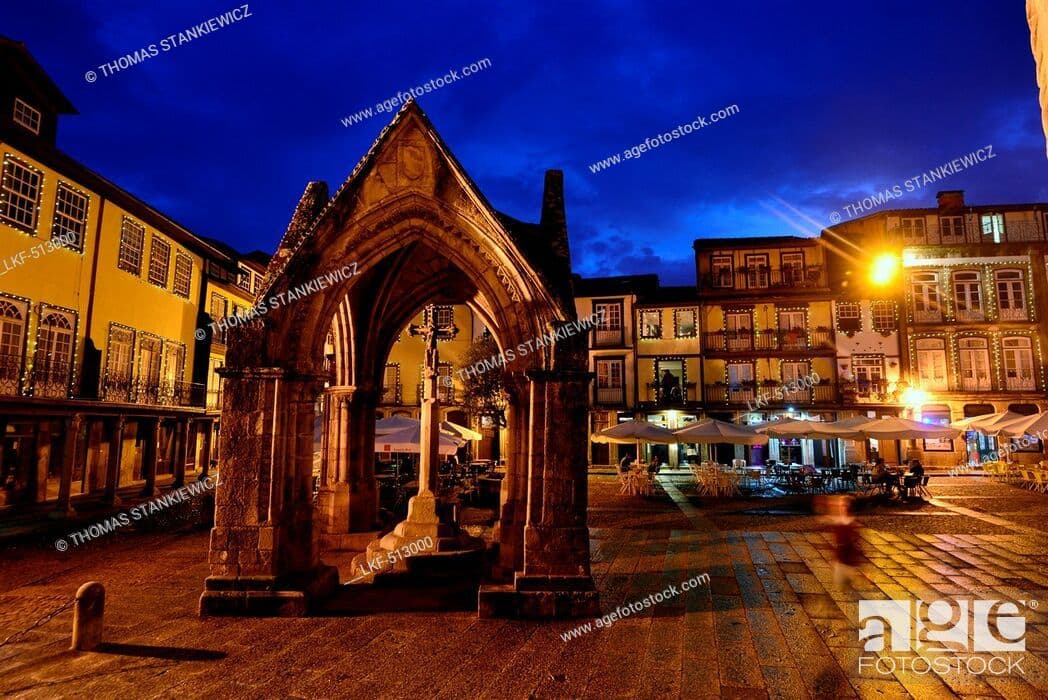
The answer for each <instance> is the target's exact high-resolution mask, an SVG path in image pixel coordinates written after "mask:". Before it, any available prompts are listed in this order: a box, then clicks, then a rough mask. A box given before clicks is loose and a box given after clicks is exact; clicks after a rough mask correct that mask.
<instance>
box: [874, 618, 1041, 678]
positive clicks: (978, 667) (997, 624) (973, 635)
mask: <svg viewBox="0 0 1048 700" xmlns="http://www.w3.org/2000/svg"><path fill="white" fill-rule="evenodd" d="M1032 604H1033V603H1032V602H1031V605H1032ZM859 641H861V642H864V644H863V651H864V652H867V655H864V656H860V657H859V669H860V670H861V669H863V668H864V667H867V666H869V667H873V668H875V669H876V670H877V671H879V672H881V673H892V672H894V671H895V670H896V669H898V668H900V667H902V668H903V670H908V671H913V672H916V673H927V672H929V671H931V670H935V671H936V672H937V673H945V672H948V671H950V670H951V669H958V670H959V669H961V668H964V669H966V670H967V671H968V672H970V673H976V674H979V673H985V672H989V673H992V674H994V675H1001V674H1005V673H1011V672H1012V671H1013V670H1018V671H1019V672H1020V673H1023V670H1022V666H1021V662H1022V657H1020V658H1018V659H1013V658H1010V657H1007V656H999V655H998V656H993V657H991V658H989V659H987V658H985V654H986V653H997V654H1000V653H1006V654H1010V653H1015V652H1024V651H1026V618H1025V617H1024V616H1023V615H1022V614H1020V611H1019V605H1017V604H1016V603H1012V602H1010V601H1004V600H947V599H942V600H936V601H932V602H927V601H923V600H860V601H859ZM911 652H917V653H918V654H930V655H932V656H933V657H934V658H932V660H931V661H928V660H927V659H924V658H922V657H920V656H916V657H915V656H914V655H913V654H912V653H911ZM878 654H880V655H878ZM893 654H898V655H899V656H893ZM941 654H952V656H939V655H941ZM975 654H980V655H981V656H971V655H975ZM995 663H996V665H995Z"/></svg>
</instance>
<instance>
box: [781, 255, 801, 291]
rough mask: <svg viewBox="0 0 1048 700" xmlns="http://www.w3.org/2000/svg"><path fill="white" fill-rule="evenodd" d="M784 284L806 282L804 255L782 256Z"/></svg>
mask: <svg viewBox="0 0 1048 700" xmlns="http://www.w3.org/2000/svg"><path fill="white" fill-rule="evenodd" d="M781 265H782V283H783V284H785V285H793V284H798V283H800V282H803V281H804V253H783V254H782V262H781Z"/></svg>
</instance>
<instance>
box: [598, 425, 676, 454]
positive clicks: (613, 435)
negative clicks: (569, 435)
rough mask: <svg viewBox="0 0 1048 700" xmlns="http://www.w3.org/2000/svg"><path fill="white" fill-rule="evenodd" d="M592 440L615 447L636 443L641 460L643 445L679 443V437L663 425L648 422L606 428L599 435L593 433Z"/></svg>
mask: <svg viewBox="0 0 1048 700" xmlns="http://www.w3.org/2000/svg"><path fill="white" fill-rule="evenodd" d="M590 440H592V441H593V442H598V443H601V444H606V443H611V444H615V445H629V444H630V443H636V445H637V459H638V460H639V459H640V446H641V444H642V443H646V442H655V443H658V444H660V445H668V444H671V443H674V442H677V436H676V435H674V434H673V433H672V432H670V431H669V430H666V429H665V428H663V427H662V426H661V425H655V424H654V423H649V422H648V421H646V420H628V421H624V422H622V423H619V424H618V425H613V426H612V427H610V428H605V429H604V430H601V431H600V432H599V433H593V434H592V435H590Z"/></svg>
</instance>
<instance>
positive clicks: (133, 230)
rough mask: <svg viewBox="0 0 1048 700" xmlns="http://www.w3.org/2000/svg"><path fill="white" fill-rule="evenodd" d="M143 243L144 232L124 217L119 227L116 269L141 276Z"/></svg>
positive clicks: (144, 240)
mask: <svg viewBox="0 0 1048 700" xmlns="http://www.w3.org/2000/svg"><path fill="white" fill-rule="evenodd" d="M145 242H146V230H145V229H144V228H143V227H142V226H141V225H140V224H137V223H135V222H134V221H132V220H131V219H129V218H127V217H126V216H125V217H124V220H123V223H122V224H121V225H120V258H119V259H118V260H117V267H119V268H120V269H121V270H126V271H127V272H130V273H131V274H132V275H135V276H138V275H140V274H142V251H143V249H144V247H145Z"/></svg>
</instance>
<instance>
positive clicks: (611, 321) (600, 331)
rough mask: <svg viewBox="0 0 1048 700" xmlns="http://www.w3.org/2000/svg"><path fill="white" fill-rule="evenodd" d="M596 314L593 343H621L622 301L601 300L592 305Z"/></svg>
mask: <svg viewBox="0 0 1048 700" xmlns="http://www.w3.org/2000/svg"><path fill="white" fill-rule="evenodd" d="M593 311H594V313H596V314H597V317H598V318H599V320H598V321H597V328H596V330H595V331H594V337H593V342H594V344H595V345H622V344H623V342H624V340H625V339H624V338H623V334H622V302H601V303H596V304H594V305H593Z"/></svg>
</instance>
